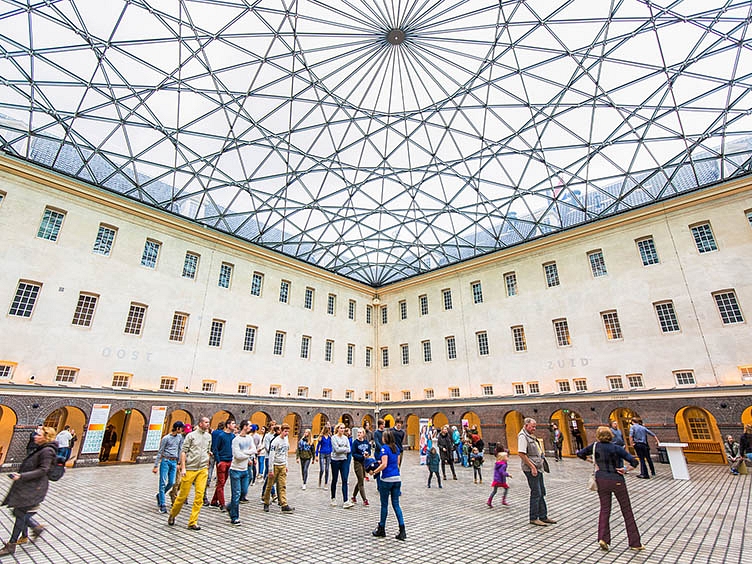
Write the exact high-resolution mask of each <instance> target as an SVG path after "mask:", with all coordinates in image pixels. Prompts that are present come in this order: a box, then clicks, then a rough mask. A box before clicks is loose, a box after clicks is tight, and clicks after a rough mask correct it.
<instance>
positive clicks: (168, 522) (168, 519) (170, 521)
mask: <svg viewBox="0 0 752 564" xmlns="http://www.w3.org/2000/svg"><path fill="white" fill-rule="evenodd" d="M167 524H168V525H169V526H170V527H172V526H173V525H174V524H175V517H173V516H172V515H170V516H169V517H168V518H167Z"/></svg>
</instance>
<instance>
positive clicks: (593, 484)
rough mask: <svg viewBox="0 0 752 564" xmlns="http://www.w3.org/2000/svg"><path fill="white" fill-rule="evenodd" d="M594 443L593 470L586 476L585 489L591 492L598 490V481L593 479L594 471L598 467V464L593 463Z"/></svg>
mask: <svg viewBox="0 0 752 564" xmlns="http://www.w3.org/2000/svg"><path fill="white" fill-rule="evenodd" d="M595 445H596V443H593V472H592V473H591V474H590V478H588V482H587V489H589V490H590V491H591V492H597V491H598V482H596V481H595V471H596V470H597V469H598V466H596V464H595Z"/></svg>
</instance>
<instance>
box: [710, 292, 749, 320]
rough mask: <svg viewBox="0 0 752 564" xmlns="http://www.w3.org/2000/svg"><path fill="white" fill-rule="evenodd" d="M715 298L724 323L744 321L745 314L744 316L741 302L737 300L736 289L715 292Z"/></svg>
mask: <svg viewBox="0 0 752 564" xmlns="http://www.w3.org/2000/svg"><path fill="white" fill-rule="evenodd" d="M713 299H715V305H716V306H717V307H718V313H720V314H721V321H723V324H724V325H729V324H732V323H743V322H744V316H742V310H741V308H740V307H739V302H737V301H736V292H734V290H722V291H720V292H714V293H713Z"/></svg>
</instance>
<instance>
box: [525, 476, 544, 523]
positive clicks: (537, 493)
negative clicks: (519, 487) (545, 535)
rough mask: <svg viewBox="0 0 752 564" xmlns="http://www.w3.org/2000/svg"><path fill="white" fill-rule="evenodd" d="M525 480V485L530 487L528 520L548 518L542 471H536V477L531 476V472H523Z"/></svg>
mask: <svg viewBox="0 0 752 564" xmlns="http://www.w3.org/2000/svg"><path fill="white" fill-rule="evenodd" d="M523 474H525V478H527V485H528V486H530V520H531V521H535V520H536V519H546V518H548V508H547V507H546V485H545V484H544V483H543V471H542V470H538V475H537V476H533V473H532V472H523Z"/></svg>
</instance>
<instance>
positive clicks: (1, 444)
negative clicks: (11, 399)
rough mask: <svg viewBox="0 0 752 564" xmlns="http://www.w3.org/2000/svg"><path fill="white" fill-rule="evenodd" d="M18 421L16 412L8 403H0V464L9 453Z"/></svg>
mask: <svg viewBox="0 0 752 564" xmlns="http://www.w3.org/2000/svg"><path fill="white" fill-rule="evenodd" d="M16 423H18V417H16V412H15V411H13V410H12V409H11V408H10V407H8V406H7V405H0V464H2V463H3V462H5V457H6V456H7V455H8V445H10V440H11V439H12V438H13V430H14V428H15V427H16Z"/></svg>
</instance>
